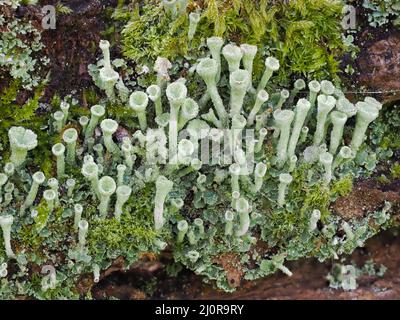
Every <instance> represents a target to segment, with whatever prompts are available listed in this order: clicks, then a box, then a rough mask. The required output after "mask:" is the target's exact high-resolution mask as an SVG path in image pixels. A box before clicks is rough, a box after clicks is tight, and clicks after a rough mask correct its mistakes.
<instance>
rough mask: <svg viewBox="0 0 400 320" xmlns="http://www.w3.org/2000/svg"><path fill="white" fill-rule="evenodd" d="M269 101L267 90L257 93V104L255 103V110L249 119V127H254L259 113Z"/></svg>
mask: <svg viewBox="0 0 400 320" xmlns="http://www.w3.org/2000/svg"><path fill="white" fill-rule="evenodd" d="M268 99H269V94H268V92H267V91H265V90H260V91H259V92H258V93H257V97H256V102H255V103H254V106H253V109H252V110H251V112H250V114H249V116H248V117H247V125H249V126H252V125H253V124H254V120H255V118H256V115H257V113H258V112H259V111H260V109H261V107H262V105H263V104H264V103H265V102H267V101H268Z"/></svg>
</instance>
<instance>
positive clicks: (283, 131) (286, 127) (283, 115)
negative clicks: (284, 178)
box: [274, 109, 294, 167]
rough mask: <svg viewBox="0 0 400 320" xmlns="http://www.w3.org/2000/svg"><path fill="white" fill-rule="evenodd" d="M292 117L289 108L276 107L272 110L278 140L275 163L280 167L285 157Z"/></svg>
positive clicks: (292, 114)
mask: <svg viewBox="0 0 400 320" xmlns="http://www.w3.org/2000/svg"><path fill="white" fill-rule="evenodd" d="M293 118H294V112H293V111H291V110H281V109H278V110H276V111H275V112H274V119H275V125H276V126H277V127H278V129H279V132H280V134H279V141H278V145H277V150H276V156H277V161H278V162H277V163H278V165H279V166H280V167H282V166H283V165H284V164H285V162H286V159H287V150H288V142H289V137H290V125H291V123H292V121H293Z"/></svg>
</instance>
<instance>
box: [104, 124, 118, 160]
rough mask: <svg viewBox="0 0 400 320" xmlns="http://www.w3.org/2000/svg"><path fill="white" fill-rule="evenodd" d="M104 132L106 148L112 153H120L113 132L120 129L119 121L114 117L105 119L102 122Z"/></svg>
mask: <svg viewBox="0 0 400 320" xmlns="http://www.w3.org/2000/svg"><path fill="white" fill-rule="evenodd" d="M100 128H101V131H102V132H103V141H104V145H105V146H106V149H107V151H108V152H109V153H111V154H118V153H119V148H118V146H117V145H116V143H115V142H114V141H113V134H114V133H115V132H116V131H117V130H118V123H117V121H115V120H112V119H104V120H103V121H102V122H101V124H100Z"/></svg>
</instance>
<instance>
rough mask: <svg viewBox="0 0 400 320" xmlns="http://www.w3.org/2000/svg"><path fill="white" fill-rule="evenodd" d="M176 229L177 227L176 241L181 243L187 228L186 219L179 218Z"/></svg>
mask: <svg viewBox="0 0 400 320" xmlns="http://www.w3.org/2000/svg"><path fill="white" fill-rule="evenodd" d="M177 229H178V237H177V240H176V242H177V243H182V242H183V240H184V239H185V235H186V233H187V231H188V229H189V224H188V223H187V221H186V220H181V221H179V222H178V225H177Z"/></svg>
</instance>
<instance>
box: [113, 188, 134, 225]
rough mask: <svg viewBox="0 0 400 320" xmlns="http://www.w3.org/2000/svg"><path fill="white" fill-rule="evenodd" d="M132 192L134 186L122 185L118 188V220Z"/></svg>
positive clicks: (116, 207) (116, 216)
mask: <svg viewBox="0 0 400 320" xmlns="http://www.w3.org/2000/svg"><path fill="white" fill-rule="evenodd" d="M131 194H132V188H131V187H129V186H124V185H122V186H119V187H118V188H117V202H116V204H115V211H114V216H115V218H116V219H117V220H118V221H119V220H120V219H121V214H122V208H123V206H124V204H125V203H126V202H127V201H128V199H129V197H130V196H131Z"/></svg>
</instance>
